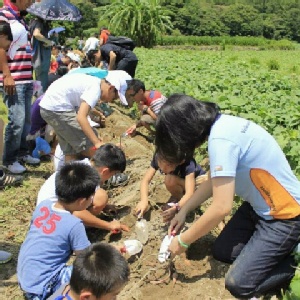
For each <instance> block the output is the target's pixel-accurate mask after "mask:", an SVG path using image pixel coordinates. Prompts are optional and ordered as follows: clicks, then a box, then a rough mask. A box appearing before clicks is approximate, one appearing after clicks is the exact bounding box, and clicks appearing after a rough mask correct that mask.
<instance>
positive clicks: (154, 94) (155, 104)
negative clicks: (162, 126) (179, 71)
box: [145, 90, 167, 115]
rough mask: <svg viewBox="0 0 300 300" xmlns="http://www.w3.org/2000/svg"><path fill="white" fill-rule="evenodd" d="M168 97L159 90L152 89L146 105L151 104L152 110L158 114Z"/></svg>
mask: <svg viewBox="0 0 300 300" xmlns="http://www.w3.org/2000/svg"><path fill="white" fill-rule="evenodd" d="M166 101H167V98H166V97H165V96H164V95H163V94H162V93H161V92H159V91H154V90H151V91H150V93H149V96H148V97H147V98H146V103H145V105H147V106H149V107H150V108H151V110H152V111H153V112H154V113H155V114H156V115H158V114H159V112H160V110H161V107H162V106H163V105H164V104H165V102H166Z"/></svg>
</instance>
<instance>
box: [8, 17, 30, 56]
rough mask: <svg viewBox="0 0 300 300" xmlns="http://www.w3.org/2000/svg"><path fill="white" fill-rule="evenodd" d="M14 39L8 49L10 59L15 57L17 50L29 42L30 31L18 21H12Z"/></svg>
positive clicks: (11, 27)
mask: <svg viewBox="0 0 300 300" xmlns="http://www.w3.org/2000/svg"><path fill="white" fill-rule="evenodd" d="M9 25H10V29H11V33H12V37H13V40H12V42H11V44H10V47H9V49H8V50H7V52H8V55H9V57H10V59H13V58H14V56H15V55H16V53H17V50H18V49H19V48H21V47H22V46H25V45H27V44H28V33H27V30H26V28H25V27H24V26H23V25H22V24H21V23H20V22H18V21H14V22H10V23H9Z"/></svg>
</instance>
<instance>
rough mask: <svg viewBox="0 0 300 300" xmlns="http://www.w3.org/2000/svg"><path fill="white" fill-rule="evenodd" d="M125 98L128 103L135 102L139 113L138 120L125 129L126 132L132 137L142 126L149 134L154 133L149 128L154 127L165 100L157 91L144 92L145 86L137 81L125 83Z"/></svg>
mask: <svg viewBox="0 0 300 300" xmlns="http://www.w3.org/2000/svg"><path fill="white" fill-rule="evenodd" d="M126 98H127V99H128V103H132V101H134V102H136V103H137V104H138V107H139V110H140V112H141V118H140V120H139V121H138V122H137V123H136V124H135V125H132V126H131V127H130V128H129V129H127V131H126V132H127V133H128V134H129V135H132V136H133V135H134V134H135V133H136V129H137V128H138V127H141V126H144V127H146V128H147V129H148V130H149V131H150V132H151V133H154V130H153V129H152V128H151V126H153V127H154V126H155V122H156V118H157V115H158V114H159V112H160V109H161V107H162V106H163V104H164V103H165V102H166V101H167V98H166V97H165V96H164V95H162V94H161V93H160V92H159V91H156V90H147V91H146V89H145V84H144V83H143V82H142V81H140V80H138V79H132V80H130V81H127V91H126Z"/></svg>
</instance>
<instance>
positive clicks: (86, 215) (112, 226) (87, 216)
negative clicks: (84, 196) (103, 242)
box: [73, 209, 129, 231]
mask: <svg viewBox="0 0 300 300" xmlns="http://www.w3.org/2000/svg"><path fill="white" fill-rule="evenodd" d="M73 214H74V215H75V216H76V217H77V218H79V219H81V220H82V222H83V224H84V225H85V226H90V227H95V228H99V229H104V230H108V231H113V230H116V231H120V230H124V231H129V228H128V227H127V226H126V225H123V224H121V223H120V222H119V221H117V220H113V221H111V222H107V221H104V220H101V219H99V218H97V217H96V216H95V215H93V214H92V213H91V212H90V211H88V210H86V209H85V210H81V211H74V213H73Z"/></svg>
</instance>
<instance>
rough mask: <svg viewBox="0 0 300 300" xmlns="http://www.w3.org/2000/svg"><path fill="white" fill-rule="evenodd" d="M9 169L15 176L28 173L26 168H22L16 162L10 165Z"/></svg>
mask: <svg viewBox="0 0 300 300" xmlns="http://www.w3.org/2000/svg"><path fill="white" fill-rule="evenodd" d="M7 169H8V170H9V172H11V173H13V174H21V173H24V172H25V171H26V168H25V167H24V166H22V165H21V164H20V163H19V162H18V161H15V162H14V163H13V164H11V165H8V166H7Z"/></svg>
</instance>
